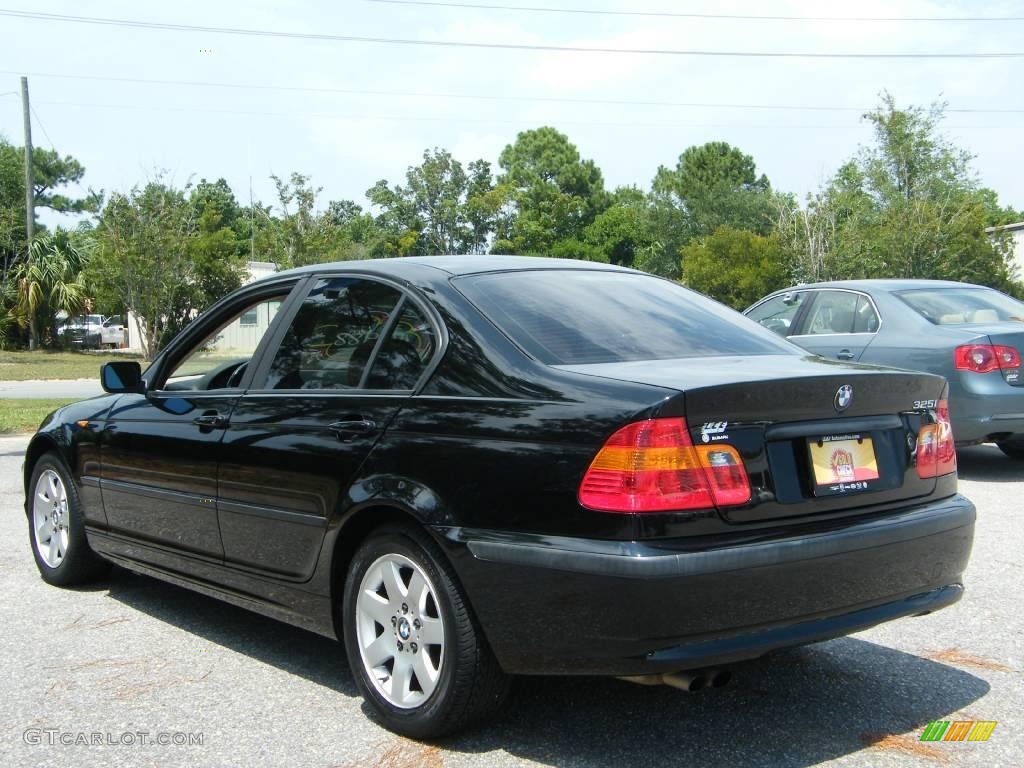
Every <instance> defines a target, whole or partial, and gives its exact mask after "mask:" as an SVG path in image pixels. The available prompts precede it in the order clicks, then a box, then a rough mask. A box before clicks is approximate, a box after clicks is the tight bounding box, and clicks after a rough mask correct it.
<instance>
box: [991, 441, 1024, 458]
mask: <svg viewBox="0 0 1024 768" xmlns="http://www.w3.org/2000/svg"><path fill="white" fill-rule="evenodd" d="M996 446H998V448H999V450H1000V451H1002V452H1003V453H1005V454H1006V455H1007V456H1009V457H1010V458H1011V459H1017V460H1018V461H1024V438H1021V437H1013V438H1011V439H1009V440H1004V441H1003V442H1001V443H996Z"/></svg>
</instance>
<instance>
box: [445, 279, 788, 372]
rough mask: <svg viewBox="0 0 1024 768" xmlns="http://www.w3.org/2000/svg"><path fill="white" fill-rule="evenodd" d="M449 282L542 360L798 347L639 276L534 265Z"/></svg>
mask: <svg viewBox="0 0 1024 768" xmlns="http://www.w3.org/2000/svg"><path fill="white" fill-rule="evenodd" d="M456 285H458V286H459V288H460V290H462V291H463V292H464V293H465V294H466V295H467V296H468V297H469V298H470V299H471V300H472V301H473V302H474V303H475V304H476V305H477V306H478V307H479V308H480V309H481V310H482V311H483V312H484V313H485V314H486V315H488V316H489V317H490V318H491V320H493V321H494V323H495V324H497V325H498V327H500V328H501V329H503V330H504V331H505V333H507V334H508V335H509V336H511V337H512V338H513V339H514V340H515V341H516V342H518V343H519V344H520V345H521V346H522V347H523V348H524V349H526V351H527V352H529V353H530V354H532V355H533V356H535V357H536V358H538V359H539V360H541V361H543V362H545V363H548V364H549V365H560V364H561V365H571V364H577V363H604V362H619V361H624V360H667V359H671V358H680V357H703V356H707V355H779V354H798V353H799V352H798V350H796V349H795V348H794V347H792V346H791V345H789V344H788V343H786V342H784V341H782V340H780V339H778V338H777V337H776V336H775V335H773V334H772V333H770V332H769V331H766V330H765V329H763V328H761V327H760V326H759V325H757V323H753V322H751V321H749V320H747V319H746V318H745V317H743V316H742V315H740V314H739V313H737V312H733V311H732V310H731V309H728V308H726V307H723V306H722V305H721V304H718V303H716V302H714V301H711V300H710V299H708V298H706V297H704V296H701V295H700V294H698V293H695V292H693V291H690V290H687V289H686V288H683V287H681V286H679V285H676V284H675V283H671V282H669V281H667V280H661V279H659V278H656V277H650V276H647V275H638V274H632V273H628V272H599V271H589V270H538V271H526V272H503V273H498V274H486V275H473V276H470V277H465V278H461V279H459V280H457V281H456Z"/></svg>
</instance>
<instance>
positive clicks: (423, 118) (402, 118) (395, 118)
mask: <svg viewBox="0 0 1024 768" xmlns="http://www.w3.org/2000/svg"><path fill="white" fill-rule="evenodd" d="M40 103H43V104H52V105H59V106H65V107H75V108H76V109H126V110H132V111H145V112H182V113H190V114H191V113H201V114H215V115H238V116H244V117H284V118H313V119H320V120H335V121H342V122H378V121H379V122H398V123H407V124H408V123H415V122H434V123H479V124H500V125H519V126H521V125H522V124H523V121H522V119H519V118H486V117H481V118H477V117H463V116H461V115H459V116H453V117H447V116H443V115H416V116H415V117H410V116H409V115H408V114H399V115H370V114H357V113H354V112H347V113H345V114H332V113H324V112H294V111H289V112H268V111H256V110H237V109H208V108H205V107H168V106H150V105H146V104H100V103H96V102H88V103H81V102H69V101H49V100H47V101H43V102H40ZM541 122H543V121H541ZM554 122H557V123H558V124H559V125H584V126H606V127H618V128H787V129H790V130H802V129H820V130H830V131H834V130H844V129H853V128H857V127H858V126H857V125H856V124H850V123H831V124H818V125H815V124H807V123H804V124H793V123H767V124H766V123H735V122H734V123H721V122H706V123H693V122H666V123H650V122H621V121H601V120H556V121H554ZM949 127H950V128H982V129H1012V130H1015V131H1016V130H1020V129H1021V126H1020V125H1017V124H1014V125H976V124H971V125H968V124H962V125H960V124H958V125H950V126H949Z"/></svg>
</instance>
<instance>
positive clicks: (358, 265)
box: [255, 255, 636, 282]
mask: <svg viewBox="0 0 1024 768" xmlns="http://www.w3.org/2000/svg"><path fill="white" fill-rule="evenodd" d="M417 267H420V268H422V267H431V268H433V269H436V270H438V271H440V272H443V273H447V274H448V275H452V276H455V275H472V274H479V273H483V272H508V271H515V270H524V269H590V270H603V271H609V272H634V273H635V272H636V270H633V269H628V268H626V267H619V266H616V265H614V264H603V263H601V262H596V261H580V260H578V259H552V258H547V257H544V256H497V255H487V256H484V255H476V256H472V255H468V256H399V257H396V258H393V259H362V260H357V261H334V262H328V263H326V264H310V265H308V266H304V267H296V268H294V269H287V270H284V271H283V272H276V273H274V274H273V275H268V276H267V277H264V278H261V279H260V280H257V281H255V282H263V281H264V280H276V279H279V278H281V277H287V276H290V275H308V274H316V273H319V272H337V271H341V270H344V271H351V272H368V273H374V274H384V275H392V276H394V277H400V278H410V277H412V276H413V273H414V272H415V273H416V274H418V275H422V270H421V269H417Z"/></svg>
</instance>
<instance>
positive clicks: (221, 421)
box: [192, 412, 228, 429]
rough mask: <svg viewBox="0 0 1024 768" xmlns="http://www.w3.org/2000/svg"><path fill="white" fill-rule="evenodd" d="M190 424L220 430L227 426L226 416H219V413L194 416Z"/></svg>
mask: <svg viewBox="0 0 1024 768" xmlns="http://www.w3.org/2000/svg"><path fill="white" fill-rule="evenodd" d="M192 423H193V424H195V425H196V426H197V427H212V428H215V429H216V428H220V427H226V426H227V425H228V419H227V416H221V415H220V414H219V413H216V412H212V413H204V414H203V415H202V416H196V417H195V418H194V419H192Z"/></svg>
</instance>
